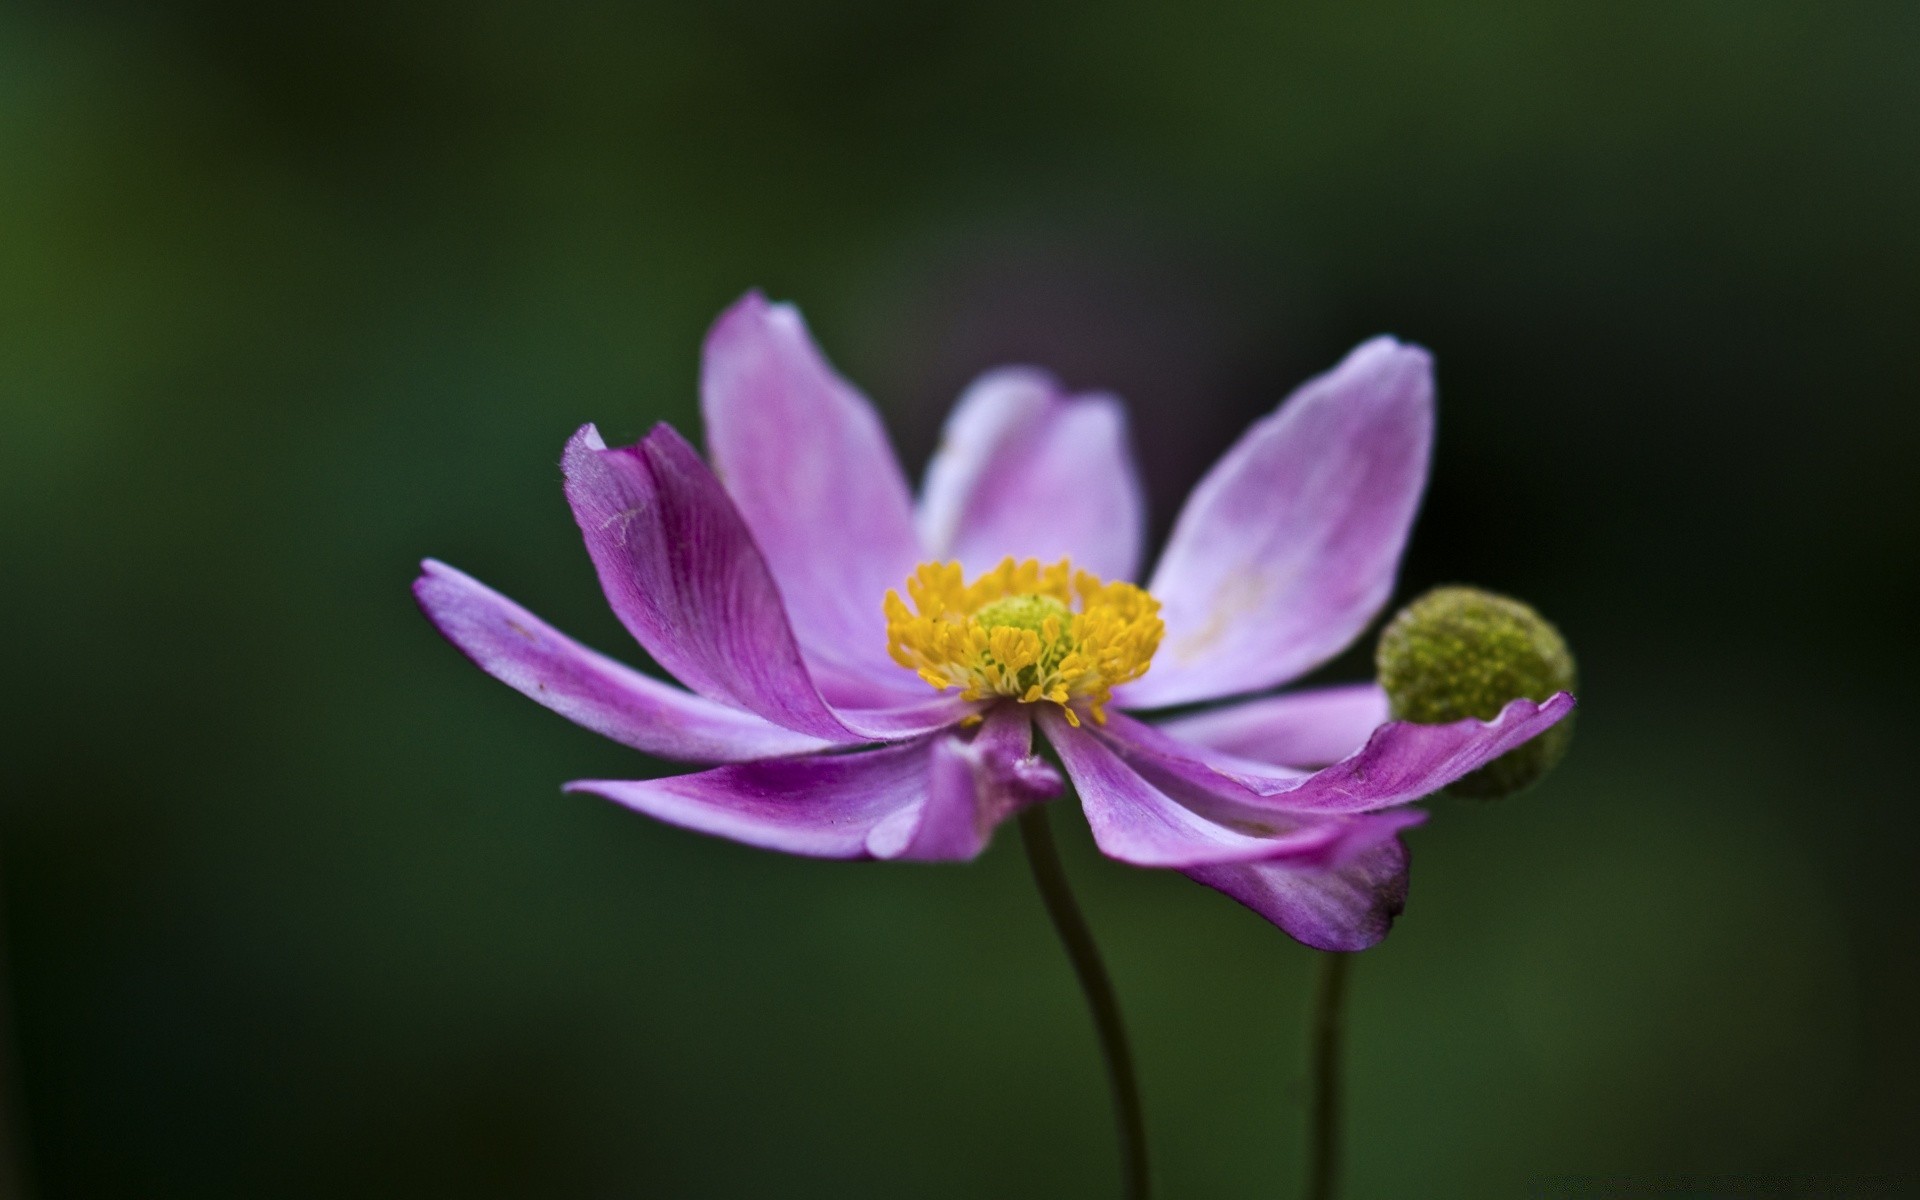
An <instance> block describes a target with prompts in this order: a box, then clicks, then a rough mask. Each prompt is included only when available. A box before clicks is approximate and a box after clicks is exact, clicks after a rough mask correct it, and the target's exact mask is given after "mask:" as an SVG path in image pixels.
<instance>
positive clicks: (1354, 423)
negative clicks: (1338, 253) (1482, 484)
mask: <svg viewBox="0 0 1920 1200" xmlns="http://www.w3.org/2000/svg"><path fill="white" fill-rule="evenodd" d="M1432 441H1433V366H1432V360H1431V359H1430V358H1429V357H1428V355H1427V353H1426V351H1424V350H1421V349H1419V348H1418V347H1414V346H1406V345H1402V344H1401V343H1399V342H1396V341H1394V340H1393V339H1392V338H1384V337H1382V338H1375V339H1373V340H1372V341H1370V342H1367V343H1365V344H1364V345H1362V346H1360V347H1359V348H1358V349H1356V350H1354V351H1353V353H1351V354H1349V355H1348V356H1347V358H1346V361H1344V362H1342V363H1341V364H1340V365H1339V366H1338V367H1335V368H1334V369H1333V370H1332V371H1330V372H1328V373H1327V374H1325V375H1322V376H1320V377H1319V378H1318V379H1314V380H1311V381H1309V382H1308V383H1306V384H1305V385H1304V386H1302V387H1301V388H1300V389H1299V390H1298V391H1296V392H1295V393H1294V394H1293V395H1292V397H1290V398H1289V399H1288V400H1287V402H1286V403H1285V404H1283V405H1281V407H1280V409H1279V410H1278V411H1277V412H1275V413H1274V414H1273V415H1272V416H1269V417H1267V418H1265V419H1263V420H1261V421H1259V422H1257V423H1255V425H1254V426H1253V427H1252V428H1251V429H1249V430H1248V431H1247V433H1246V434H1245V436H1243V437H1242V438H1241V439H1240V441H1239V442H1238V443H1237V444H1236V445H1235V446H1234V447H1233V449H1231V450H1229V451H1228V452H1227V454H1226V456H1225V457H1223V458H1222V459H1221V460H1220V461H1219V463H1217V464H1216V465H1215V466H1214V468H1213V469H1212V470H1211V471H1209V472H1208V473H1207V476H1206V478H1204V479H1202V480H1201V481H1200V484H1199V486H1198V487H1196V488H1195V489H1194V491H1193V495H1192V496H1191V497H1190V498H1189V499H1188V501H1187V505H1186V508H1185V509H1184V510H1183V511H1182V512H1181V514H1180V518H1179V520H1178V521H1177V522H1176V523H1175V524H1174V528H1173V535H1172V537H1171V538H1170V539H1169V540H1168V542H1167V548H1166V552H1165V553H1164V554H1163V555H1162V556H1161V558H1160V563H1159V565H1158V567H1156V568H1155V570H1154V575H1153V582H1152V584H1151V585H1150V586H1149V588H1148V590H1149V591H1151V592H1152V593H1153V594H1154V595H1155V596H1156V597H1158V598H1159V600H1160V602H1161V604H1162V606H1163V607H1162V610H1161V615H1162V616H1163V617H1164V618H1165V620H1166V623H1167V636H1166V641H1165V642H1164V643H1163V644H1162V646H1161V648H1160V653H1159V655H1158V657H1156V658H1155V660H1154V664H1153V670H1152V671H1151V672H1149V673H1148V674H1147V676H1146V677H1145V678H1144V679H1141V680H1139V681H1138V682H1136V683H1132V684H1129V685H1127V687H1126V688H1125V689H1124V691H1122V692H1120V693H1118V694H1117V696H1116V699H1117V701H1118V702H1119V703H1121V704H1123V705H1125V706H1127V707H1131V708H1152V707H1157V706H1162V705H1169V704H1184V703H1188V702H1191V701H1196V700H1212V699H1218V698H1220V697H1223V696H1232V695H1238V694H1242V693H1247V692H1256V691H1261V690H1264V689H1266V688H1270V687H1274V686H1276V685H1278V684H1281V683H1285V682H1286V681H1287V680H1289V679H1294V678H1296V677H1298V676H1300V675H1301V674H1303V673H1305V672H1306V671H1308V670H1311V669H1312V668H1313V667H1315V666H1317V665H1319V664H1320V663H1322V662H1325V661H1326V660H1327V659H1329V658H1331V657H1332V656H1333V655H1335V654H1337V653H1339V651H1340V650H1341V649H1342V648H1343V647H1345V646H1346V645H1347V643H1349V642H1351V641H1352V640H1353V639H1354V637H1355V636H1357V635H1358V634H1359V633H1360V631H1361V630H1362V629H1364V628H1365V627H1366V625H1367V622H1368V621H1370V620H1372V619H1373V616H1374V614H1375V613H1376V612H1378V611H1379V610H1380V606H1381V605H1383V604H1385V603H1386V601H1387V597H1388V596H1389V595H1390V594H1391V593H1392V591H1393V578H1394V573H1395V571H1396V569H1397V568H1398V566H1399V562H1400V552H1401V549H1402V548H1403V547H1404V546H1405V544H1406V540H1407V534H1408V532H1409V531H1410V530H1411V529H1412V527H1413V518H1414V514H1415V512H1416V510H1417V509H1418V507H1419V503H1420V492H1421V489H1422V488H1424V487H1425V485H1426V478H1427V458H1428V452H1429V449H1430V447H1431V444H1432Z"/></svg>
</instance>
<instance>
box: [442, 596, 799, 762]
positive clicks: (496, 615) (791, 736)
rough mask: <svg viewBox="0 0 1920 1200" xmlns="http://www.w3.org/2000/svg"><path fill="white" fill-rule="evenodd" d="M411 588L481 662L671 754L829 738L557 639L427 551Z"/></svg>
mask: <svg viewBox="0 0 1920 1200" xmlns="http://www.w3.org/2000/svg"><path fill="white" fill-rule="evenodd" d="M420 571H421V573H420V578H419V579H417V580H415V581H414V585H413V594H414V596H415V597H416V598H417V599H418V600H419V602H420V607H421V609H422V611H424V612H425V613H426V614H427V619H428V620H430V621H432V622H433V624H434V627H435V628H436V629H438V630H439V631H440V633H441V635H442V636H443V637H445V638H446V639H447V640H448V641H449V642H452V643H453V644H454V646H456V647H457V648H458V649H459V650H460V652H461V653H463V654H465V655H466V656H467V657H468V658H470V659H472V660H473V662H474V663H475V664H476V665H477V666H479V667H480V669H481V670H483V671H485V672H486V673H487V674H489V675H491V676H493V677H494V678H495V679H498V680H500V681H501V682H502V683H504V684H506V685H507V686H508V687H511V688H513V689H514V690H515V691H517V692H519V693H521V694H522V695H524V696H527V697H529V698H531V699H533V700H535V701H538V702H539V703H541V704H544V705H545V706H546V707H548V708H550V709H552V710H553V711H554V712H557V713H559V714H560V715H561V716H563V717H565V718H567V719H568V720H569V721H572V722H573V723H575V724H576V725H582V726H585V727H586V728H588V729H591V730H593V731H594V732H595V733H598V734H601V735H602V736H604V737H609V738H612V739H613V740H614V741H616V742H619V743H621V744H622V745H625V746H631V747H633V748H634V749H635V750H640V751H644V752H645V753H647V754H654V755H658V756H659V757H661V758H670V759H674V760H676V761H679V762H743V761H746V760H749V759H756V758H771V757H776V756H779V755H787V754H802V753H806V752H808V751H811V750H816V749H819V748H822V747H824V746H826V745H828V744H829V743H827V742H824V741H821V740H820V739H818V738H813V737H808V736H807V735H805V734H801V733H795V732H793V731H792V730H790V729H783V728H781V727H780V726H778V725H775V724H772V723H771V722H769V721H765V720H762V719H761V718H759V717H756V716H754V715H753V714H752V713H749V712H745V711H743V710H741V709H737V708H731V707H728V706H727V705H724V704H720V703H717V702H715V701H712V700H708V699H706V698H704V697H702V696H696V695H694V694H693V693H691V692H687V691H683V690H681V689H680V688H677V687H673V686H672V685H670V684H666V683H662V682H661V681H660V680H657V679H653V678H650V677H648V676H646V675H642V674H641V673H640V672H638V671H636V670H634V669H633V668H631V667H628V666H626V665H624V664H622V663H618V662H615V661H614V660H613V659H610V658H608V657H606V656H605V655H603V654H599V653H597V652H595V651H593V650H589V649H588V648H587V647H585V646H583V645H581V644H580V643H578V642H576V641H574V640H573V639H572V638H569V637H567V636H566V635H565V634H563V633H561V632H560V631H559V630H557V629H555V628H553V627H552V626H551V625H548V624H547V623H546V622H545V621H542V620H541V619H540V618H538V617H536V616H534V615H533V614H532V613H530V612H528V611H527V610H526V609H524V608H522V607H520V606H519V605H518V604H515V603H514V602H513V601H511V600H509V599H507V598H506V597H505V596H502V595H501V594H500V593H498V592H496V591H494V590H493V589H492V588H489V587H487V586H486V585H485V584H483V583H481V582H479V581H478V580H476V579H474V578H472V577H471V576H469V575H467V574H465V573H463V572H461V571H457V570H455V569H454V568H452V567H450V566H447V565H446V564H445V563H441V562H436V561H434V560H433V559H428V560H426V561H425V562H423V563H421V564H420Z"/></svg>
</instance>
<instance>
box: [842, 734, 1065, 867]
mask: <svg viewBox="0 0 1920 1200" xmlns="http://www.w3.org/2000/svg"><path fill="white" fill-rule="evenodd" d="M929 771H930V775H929V780H928V790H927V797H926V800H925V802H924V803H922V804H920V805H918V806H913V807H908V808H903V809H900V810H899V811H897V812H895V813H894V814H893V815H892V816H890V817H888V818H887V819H886V820H884V821H882V822H881V823H880V824H879V825H877V826H875V827H874V829H873V830H872V832H870V833H869V834H868V835H867V850H868V852H870V853H871V854H872V855H873V856H874V857H875V858H901V859H914V860H921V861H933V860H964V859H971V858H973V857H974V856H975V855H977V854H979V853H980V851H981V850H983V849H985V848H986V844H987V840H988V838H990V837H991V836H992V835H993V830H994V828H995V827H996V826H998V825H999V824H1000V822H1002V821H1004V820H1006V819H1007V818H1008V817H1009V816H1011V815H1013V814H1014V813H1015V812H1018V811H1019V810H1020V809H1022V808H1025V807H1026V806H1028V805H1029V804H1034V803H1037V802H1039V801H1042V800H1051V799H1053V798H1054V797H1055V796H1058V795H1059V794H1060V790H1061V780H1060V775H1059V773H1058V772H1057V771H1055V770H1054V769H1053V768H1052V767H1050V766H1048V765H1047V763H1046V762H1045V761H1044V760H1042V759H1039V758H1036V757H1034V754H1033V723H1032V721H1031V720H1030V719H1029V717H1028V715H1027V713H1026V712H1025V711H1024V710H1023V709H1021V708H1020V707H1019V706H1018V705H1012V704H1003V705H999V706H997V707H996V708H994V709H992V710H990V711H989V712H988V714H987V718H986V723H985V724H983V725H982V726H981V727H980V731H979V733H978V734H976V735H975V736H974V738H973V740H972V741H967V740H965V739H963V738H960V737H956V736H946V737H940V738H937V739H935V741H934V744H933V748H932V761H931V762H930V764H929Z"/></svg>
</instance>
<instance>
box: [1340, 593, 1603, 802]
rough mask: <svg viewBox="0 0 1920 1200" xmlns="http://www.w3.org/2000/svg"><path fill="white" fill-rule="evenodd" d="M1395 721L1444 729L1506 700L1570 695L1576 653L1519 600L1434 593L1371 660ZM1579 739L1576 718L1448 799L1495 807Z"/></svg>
mask: <svg viewBox="0 0 1920 1200" xmlns="http://www.w3.org/2000/svg"><path fill="white" fill-rule="evenodd" d="M1374 662H1375V666H1376V667H1377V669H1378V670H1379V674H1380V686H1382V687H1383V688H1385V689H1386V691H1387V699H1388V701H1389V702H1390V703H1391V705H1392V708H1393V715H1394V717H1395V718H1397V719H1399V720H1403V721H1416V722H1419V723H1420V724H1423V725H1441V724H1446V723H1447V722H1450V721H1459V720H1462V719H1464V718H1466V717H1477V718H1479V719H1480V720H1482V721H1490V720H1492V719H1493V718H1494V717H1496V716H1498V715H1499V714H1500V710H1501V709H1502V708H1504V707H1506V705H1507V702H1508V701H1510V700H1514V699H1516V698H1518V697H1521V696H1524V697H1526V698H1527V699H1529V700H1533V701H1536V702H1537V701H1542V700H1545V699H1547V698H1548V697H1549V696H1551V695H1553V694H1554V693H1555V692H1570V691H1572V690H1574V684H1575V679H1576V673H1575V668H1574V663H1573V655H1572V653H1571V652H1569V651H1568V649H1567V643H1566V641H1565V639H1563V638H1562V637H1561V636H1560V631H1559V630H1557V629H1555V628H1554V627H1553V626H1552V625H1551V624H1550V623H1549V622H1548V621H1547V620H1546V618H1544V617H1542V616H1541V615H1540V614H1539V613H1537V612H1535V611H1533V609H1532V608H1529V607H1528V606H1527V605H1525V604H1522V603H1521V602H1520V601H1518V600H1511V599H1508V598H1507V597H1505V596H1496V595H1494V594H1493V593H1491V592H1483V591H1481V590H1479V589H1478V588H1470V587H1442V588H1435V589H1434V590H1432V591H1430V592H1428V593H1427V594H1426V595H1424V596H1422V597H1420V598H1419V599H1418V600H1415V601H1414V602H1413V603H1412V604H1409V605H1407V606H1406V607H1405V608H1403V609H1401V610H1400V612H1399V614H1398V615H1396V616H1395V617H1394V618H1393V620H1392V621H1390V622H1388V623H1387V627H1386V629H1385V630H1383V631H1382V632H1381V634H1380V646H1379V649H1378V650H1377V651H1376V652H1375V656H1374ZM1572 739H1573V717H1572V715H1571V714H1569V715H1568V716H1567V717H1565V718H1563V719H1562V720H1561V721H1560V723H1559V724H1557V725H1555V726H1554V727H1553V728H1552V729H1549V730H1547V731H1546V732H1545V733H1543V734H1541V735H1540V736H1539V737H1537V738H1534V739H1533V740H1532V741H1530V742H1527V743H1526V744H1525V745H1521V746H1516V747H1514V748H1513V749H1512V750H1509V751H1507V753H1505V754H1503V755H1501V756H1500V757H1499V758H1496V759H1494V760H1493V761H1492V762H1490V763H1488V764H1487V765H1486V766H1484V767H1481V768H1480V769H1479V770H1477V771H1475V772H1473V773H1472V774H1470V775H1467V776H1465V777H1463V778H1461V779H1458V780H1456V781H1454V783H1452V784H1451V785H1450V786H1448V787H1447V789H1446V791H1447V793H1448V794H1449V795H1454V796H1470V797H1473V798H1475V799H1480V800H1496V799H1499V798H1500V797H1502V796H1510V795H1512V794H1513V793H1515V792H1518V791H1521V790H1522V789H1524V788H1527V787H1529V786H1531V785H1532V784H1534V783H1536V782H1538V781H1539V779H1540V778H1541V776H1543V775H1545V774H1546V773H1547V772H1548V771H1550V770H1552V769H1553V765H1554V764H1555V763H1557V762H1559V761H1560V757H1561V756H1562V755H1564V754H1565V753H1566V752H1567V743H1568V742H1570V741H1571V740H1572Z"/></svg>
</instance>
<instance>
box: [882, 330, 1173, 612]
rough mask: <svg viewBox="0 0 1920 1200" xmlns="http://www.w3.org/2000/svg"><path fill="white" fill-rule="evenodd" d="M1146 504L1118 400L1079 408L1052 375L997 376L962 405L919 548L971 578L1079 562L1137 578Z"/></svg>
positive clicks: (949, 433)
mask: <svg viewBox="0 0 1920 1200" xmlns="http://www.w3.org/2000/svg"><path fill="white" fill-rule="evenodd" d="M1144 514H1145V503H1144V501H1143V499H1142V495H1141V489H1140V480H1139V476H1138V474H1137V472H1136V471H1135V470H1134V465H1133V456H1132V454H1131V452H1130V451H1129V449H1128V446H1127V426H1126V414H1125V412H1124V410H1123V409H1122V408H1121V407H1120V403H1119V401H1117V400H1115V399H1114V398H1113V397H1111V396H1103V395H1087V396H1078V397H1072V398H1069V397H1068V396H1067V395H1066V394H1065V393H1063V392H1062V391H1061V389H1060V386H1059V384H1058V383H1057V382H1055V380H1054V379H1053V377H1052V376H1050V375H1047V374H1046V373H1045V372H1042V371H1036V370H1030V369H1026V368H1017V367H1016V368H1007V369H1003V370H999V371H992V372H989V373H988V374H986V375H984V376H982V377H981V378H980V379H978V380H976V381H975V382H974V384H973V385H972V386H971V387H969V388H968V389H967V391H966V394H965V395H963V396H961V398H960V403H959V404H958V405H957V406H955V408H954V410H953V414H952V415H951V416H950V417H948V418H947V424H946V428H945V429H944V430H943V431H942V432H941V436H940V449H939V450H938V451H937V452H936V453H935V454H934V456H933V461H932V463H930V464H929V465H928V467H927V480H926V485H925V487H924V488H923V489H922V492H921V497H920V511H919V522H920V538H921V542H922V543H923V544H924V545H925V547H926V549H927V553H928V555H929V556H930V557H932V558H935V559H941V560H947V559H958V560H959V561H960V563H961V564H962V565H963V566H965V567H966V570H967V573H968V574H969V575H974V574H978V573H979V572H982V571H985V570H987V569H989V568H991V567H993V566H994V565H996V564H997V563H999V562H1000V560H1001V559H1003V558H1006V557H1008V556H1009V555H1011V556H1012V557H1014V558H1019V559H1026V558H1037V559H1039V560H1040V561H1042V562H1053V561H1055V560H1057V559H1060V558H1067V557H1070V558H1072V559H1073V561H1074V565H1075V566H1078V567H1082V568H1084V569H1086V570H1089V571H1092V572H1093V573H1094V574H1096V575H1099V576H1100V577H1102V578H1104V579H1110V580H1113V579H1125V580H1130V579H1133V578H1134V577H1135V572H1136V571H1138V570H1139V567H1140V544H1141V538H1142V527H1143V525H1144V520H1145V517H1144Z"/></svg>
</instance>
